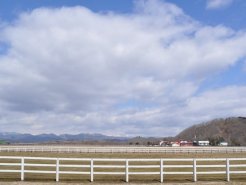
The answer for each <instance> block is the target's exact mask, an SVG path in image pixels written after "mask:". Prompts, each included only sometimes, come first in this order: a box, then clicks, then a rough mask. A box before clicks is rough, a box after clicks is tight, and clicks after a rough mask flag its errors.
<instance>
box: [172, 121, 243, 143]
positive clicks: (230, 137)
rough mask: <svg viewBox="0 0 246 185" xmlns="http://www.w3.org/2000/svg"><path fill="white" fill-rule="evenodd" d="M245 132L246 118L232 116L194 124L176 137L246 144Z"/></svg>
mask: <svg viewBox="0 0 246 185" xmlns="http://www.w3.org/2000/svg"><path fill="white" fill-rule="evenodd" d="M245 133H246V118H245V117H231V118H226V119H215V120H212V121H209V122H206V123H202V124H198V125H193V126H191V127H189V128H187V129H185V130H184V131H182V132H181V133H179V134H178V135H177V136H176V137H175V139H184V140H195V139H197V140H210V143H212V144H216V143H218V142H219V141H226V142H228V143H229V145H233V146H240V145H241V146H246V134H245Z"/></svg>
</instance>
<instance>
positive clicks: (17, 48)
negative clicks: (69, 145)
mask: <svg viewBox="0 0 246 185" xmlns="http://www.w3.org/2000/svg"><path fill="white" fill-rule="evenodd" d="M137 2H138V4H137V5H136V11H135V12H133V13H132V14H127V15H125V14H114V13H109V14H107V13H106V14H100V13H95V12H92V11H90V10H88V9H86V8H84V7H72V8H65V7H64V8H56V9H48V8H40V9H36V10H33V11H31V12H26V13H22V14H21V15H20V17H19V18H18V19H17V20H16V21H15V22H14V23H11V24H7V25H5V26H4V28H2V29H1V31H0V35H1V38H2V40H3V41H4V42H5V43H6V44H8V45H9V46H10V48H9V50H8V53H7V54H4V55H2V56H1V57H0V86H1V89H0V103H1V108H0V111H1V115H0V131H1V130H4V131H17V132H31V133H42V132H48V133H50V132H55V133H68V132H69V133H79V132H100V133H105V134H111V135H159V136H161V135H163V136H165V135H172V134H176V133H177V132H178V131H179V130H181V129H183V128H185V127H187V126H189V125H191V124H194V123H197V122H201V121H203V120H206V119H207V118H213V117H217V116H218V117H220V116H227V115H228V116H230V115H236V113H235V114H234V113H232V112H231V109H232V108H234V110H238V111H239V112H240V113H242V114H243V112H242V110H243V107H241V108H240V106H241V104H240V102H236V103H235V102H233V101H229V100H227V99H228V98H227V97H226V96H227V95H223V96H220V94H221V93H223V90H215V91H212V92H205V93H204V94H202V95H200V96H195V95H196V93H197V89H198V88H199V87H200V85H201V82H202V81H203V80H204V79H206V78H208V77H210V76H211V75H212V74H215V73H218V72H220V71H221V70H224V69H225V68H229V67H230V66H231V65H233V64H235V63H236V62H237V61H239V60H240V59H242V58H244V57H245V56H246V51H245V50H244V48H245V47H246V33H245V32H243V31H234V30H231V29H229V28H226V27H223V26H217V27H211V26H206V25H201V24H200V23H198V22H197V21H195V20H193V19H192V18H191V17H188V16H187V15H185V14H184V13H183V11H182V10H181V9H179V8H178V7H176V6H175V5H173V4H169V3H161V2H160V1H137ZM222 89H223V88H222ZM237 90H239V91H240V92H241V91H242V92H244V87H233V88H232V90H231V92H237ZM226 92H228V89H227V88H226ZM209 93H210V94H209ZM228 93H229V92H228ZM230 96H231V97H230V99H231V100H236V99H238V98H239V97H240V96H241V94H237V93H231V94H230ZM210 97H214V99H212V100H213V101H211V102H210V104H209V105H207V104H206V101H205V100H206V99H209V98H210ZM188 100H189V101H188ZM223 100H224V101H227V104H228V106H225V108H224V109H223V110H224V111H223V113H222V112H221V111H220V110H221V107H218V108H216V109H215V110H214V111H215V113H213V114H211V111H209V110H210V108H211V107H217V106H215V105H216V103H217V101H223ZM199 102H200V103H199ZM207 103H208V102H207ZM30 125H31V126H30Z"/></svg>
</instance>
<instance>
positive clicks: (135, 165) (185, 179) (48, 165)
mask: <svg viewBox="0 0 246 185" xmlns="http://www.w3.org/2000/svg"><path fill="white" fill-rule="evenodd" d="M0 156H12V157H14V156H18V157H27V158H28V157H41V158H43V157H48V158H53V159H54V160H45V159H44V160H39V159H37V160H33V159H26V161H25V162H27V163H29V166H28V165H27V166H25V170H26V171H27V172H28V170H29V171H31V170H42V171H46V170H47V171H55V170H56V159H57V158H63V159H67V158H79V159H81V158H83V159H88V160H87V161H86V160H85V161H83V162H82V161H79V160H74V161H70V160H61V161H59V162H60V163H59V164H60V165H61V166H60V169H59V170H60V171H75V172H78V174H69V173H67V174H66V173H61V174H59V182H60V183H73V184H76V183H78V184H79V183H85V184H88V183H91V182H90V181H91V174H90V173H91V171H90V165H91V164H90V160H89V159H92V158H93V159H102V160H101V161H100V160H98V161H97V160H95V161H94V164H93V165H94V166H95V169H94V170H95V171H94V172H95V174H94V176H93V181H94V182H93V184H94V183H96V184H97V183H98V184H115V183H118V184H122V183H125V182H126V168H125V165H126V162H125V160H126V159H130V160H132V161H128V163H129V164H128V165H129V166H132V167H129V169H128V173H129V174H128V178H129V179H128V180H129V184H132V183H133V184H134V183H137V184H139V183H141V184H160V182H161V179H160V174H159V173H160V162H159V161H160V159H187V161H185V160H181V161H175V160H174V161H165V162H164V163H163V165H164V166H165V165H166V166H168V165H169V166H170V168H169V169H165V168H164V171H165V172H164V177H163V178H164V182H165V183H171V184H172V183H182V184H187V183H188V184H189V183H192V184H196V183H194V182H193V181H194V176H193V173H194V172H193V167H192V165H193V158H196V159H201V158H209V159H211V158H215V159H218V158H221V159H223V160H218V161H212V162H211V161H210V162H209V161H199V162H197V164H196V165H198V166H199V165H201V166H202V165H205V166H204V167H203V168H202V171H204V172H206V171H211V169H212V171H215V172H216V171H219V172H220V171H223V173H218V174H216V173H215V174H209V175H208V174H207V175H206V174H199V171H201V169H200V168H199V169H197V172H198V174H197V180H198V182H197V183H198V184H200V183H202V184H204V183H205V182H206V183H209V184H213V183H214V182H217V184H218V183H221V184H223V183H225V182H226V180H227V174H226V161H225V160H224V159H226V158H245V157H246V152H242V151H241V152H234V153H232V152H227V153H226V152H225V153H220V152H218V153H217V152H175V153H169V152H147V153H146V152H136V153H125V152H118V153H115V152H96V153H95V152H94V153H93V152H90V153H88V152H85V153H80V152H71V151H70V152H68V151H65V152H62V151H58V152H55V151H53V152H45V151H42V152H23V151H22V152H17V151H15V152H12V151H9V152H7V151H1V152H0ZM104 159H111V160H108V161H107V160H106V161H105V160H104ZM114 159H117V160H116V161H115V160H114ZM138 159H146V160H148V159H151V160H152V161H135V160H138ZM6 162H8V163H17V162H20V161H18V160H13V159H7V161H6V160H3V159H0V163H6ZM36 163H38V164H42V165H41V167H40V166H35V165H33V164H36ZM232 164H233V165H246V161H243V160H242V161H234V162H232ZM66 165H75V166H76V165H77V167H72V166H70V167H68V166H66ZM80 165H82V166H80ZM83 165H84V166H83ZM100 165H102V166H105V165H106V166H108V167H107V171H106V172H108V174H107V173H103V172H105V169H103V168H101V167H100ZM142 165H143V166H145V168H142V167H141V166H142ZM148 165H149V166H148ZM175 165H186V167H185V168H177V167H175ZM206 165H218V167H215V166H214V167H212V168H208V167H206ZM117 166H118V167H117ZM171 167H173V168H171ZM0 168H1V169H3V170H4V169H11V170H20V166H12V167H6V166H1V165H0ZM68 169H69V170H68ZM81 169H83V172H85V174H80V171H81ZM237 170H243V171H244V170H246V167H240V168H238V169H237ZM146 171H147V172H150V173H152V174H144V173H145V172H146ZM168 171H170V172H178V173H179V172H184V173H183V174H182V173H181V174H178V173H177V174H171V173H170V174H168V173H167V172H168ZM113 173H115V174H113ZM117 173H118V174H117ZM138 173H139V174H138ZM116 174H117V175H116ZM56 178H57V176H56V173H55V172H54V173H51V174H49V173H25V179H24V180H25V181H24V182H28V183H42V182H45V183H51V184H52V183H55V181H56ZM20 179H21V174H20V173H4V172H2V173H0V181H1V184H2V183H3V182H4V183H7V184H8V183H11V182H12V183H13V182H16V183H20V184H21V183H22V182H21V181H20ZM230 180H231V182H230V184H233V183H237V184H239V183H241V184H244V183H246V177H245V173H242V174H230Z"/></svg>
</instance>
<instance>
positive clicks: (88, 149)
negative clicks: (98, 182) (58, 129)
mask: <svg viewBox="0 0 246 185" xmlns="http://www.w3.org/2000/svg"><path fill="white" fill-rule="evenodd" d="M0 152H60V153H62V152H63V153H64V152H68V153H244V152H246V147H134V146H132V147H123V146H119V147H112V146H101V147H99V146H52V145H50V146H49V145H46V146H45V145H43V146H41V145H39V146H38V145H36V146H35V145H24V146H0Z"/></svg>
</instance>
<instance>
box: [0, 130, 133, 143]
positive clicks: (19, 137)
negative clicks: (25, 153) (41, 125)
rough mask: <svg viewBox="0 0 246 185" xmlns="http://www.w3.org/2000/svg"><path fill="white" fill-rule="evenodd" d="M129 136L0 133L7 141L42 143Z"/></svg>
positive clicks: (114, 138) (2, 138) (99, 139)
mask: <svg viewBox="0 0 246 185" xmlns="http://www.w3.org/2000/svg"><path fill="white" fill-rule="evenodd" d="M128 139H129V138H126V137H115V136H106V135H102V134H83V133H81V134H77V135H71V134H62V135H56V134H39V135H32V134H20V133H15V132H5V133H0V140H2V141H5V142H9V143H44V142H80V141H111V142H112V141H115V142H120V141H126V140H128Z"/></svg>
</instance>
